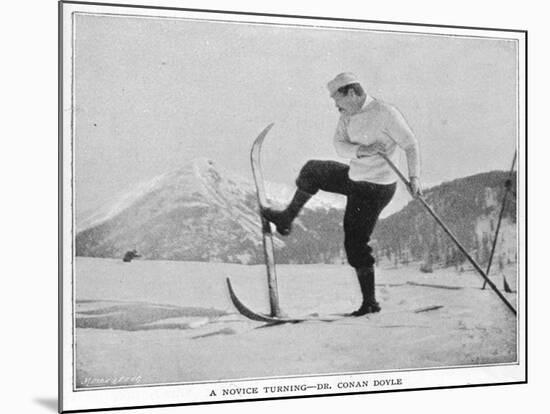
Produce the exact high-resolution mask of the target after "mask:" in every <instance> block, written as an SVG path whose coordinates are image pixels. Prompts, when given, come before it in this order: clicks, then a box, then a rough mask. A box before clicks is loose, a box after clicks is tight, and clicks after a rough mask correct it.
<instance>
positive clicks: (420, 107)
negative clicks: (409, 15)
mask: <svg viewBox="0 0 550 414" xmlns="http://www.w3.org/2000/svg"><path fill="white" fill-rule="evenodd" d="M417 30H418V29H417ZM516 53H517V49H516V43H515V42H514V41H509V40H495V39H479V38H464V37H457V36H453V37H450V36H434V35H412V34H399V33H390V32H368V31H353V32H352V31H348V30H329V29H317V28H303V27H302V28H298V27H291V26H273V25H255V26H252V25H250V24H239V23H219V22H207V21H202V22H197V21H190V20H176V19H166V18H163V19H156V18H134V17H117V16H94V15H78V16H77V18H76V50H75V84H74V91H75V104H76V106H75V141H74V148H75V156H76V160H75V161H76V162H75V172H76V197H77V217H79V216H81V215H82V213H83V212H84V213H85V212H88V211H90V210H93V209H94V208H96V207H98V206H100V205H102V204H103V203H105V202H108V200H111V199H112V198H113V197H114V196H116V195H117V194H119V193H121V192H124V191H126V190H128V189H129V188H130V187H131V186H132V185H133V184H136V183H139V182H141V181H143V180H147V179H149V178H152V177H154V176H156V175H158V174H161V173H163V172H166V171H169V170H172V169H176V168H179V167H181V166H183V165H184V164H185V163H187V162H189V161H190V160H192V159H194V158H197V157H208V158H211V159H213V160H215V161H216V162H217V163H218V164H220V165H221V166H223V167H225V168H227V169H229V170H232V171H235V172H236V173H238V174H241V175H244V176H246V177H249V176H250V166H249V148H250V145H251V142H252V141H253V139H254V138H255V137H256V135H257V134H258V133H259V132H260V131H261V130H262V129H263V128H264V127H265V126H266V125H267V124H269V123H271V122H275V127H274V128H273V129H272V131H271V132H270V135H269V137H268V140H267V141H266V144H265V151H266V152H265V154H264V165H265V170H266V171H265V177H266V179H268V180H271V181H280V182H283V183H287V184H289V185H291V184H292V183H293V181H294V178H295V176H296V174H297V172H298V171H299V169H300V167H301V166H302V164H303V163H304V162H305V161H307V160H308V159H311V158H317V159H335V160H339V158H338V157H337V155H336V154H335V152H334V148H333V146H332V137H333V134H334V129H335V126H336V123H337V120H338V113H337V111H336V110H335V108H334V103H333V102H332V100H331V99H329V96H328V92H327V90H326V83H327V82H328V81H329V80H330V79H331V78H333V77H334V76H335V75H336V74H337V73H339V72H343V71H351V72H354V73H355V74H356V75H357V76H358V77H359V78H360V79H361V80H362V81H363V84H364V85H365V87H366V90H367V92H368V93H369V94H371V95H373V96H374V97H376V98H379V99H382V100H384V101H387V102H389V103H392V104H394V105H396V106H397V107H398V108H399V109H400V110H401V112H403V114H404V115H405V117H406V119H407V120H408V122H409V123H410V125H411V127H412V129H413V130H414V131H415V133H416V135H417V138H418V140H419V142H420V148H421V157H422V181H423V182H425V183H429V184H435V183H440V182H442V181H447V180H450V179H454V178H458V177H463V176H466V175H470V174H473V173H477V172H482V171H489V170H494V169H500V170H507V169H508V168H509V166H510V163H511V161H512V157H513V153H514V150H515V140H516V131H517V122H516V109H517V108H516V102H517V99H516V89H517V81H516V77H517V73H516V65H517V62H516ZM340 161H343V162H345V161H346V160H343V159H340ZM403 165H405V164H404V163H403Z"/></svg>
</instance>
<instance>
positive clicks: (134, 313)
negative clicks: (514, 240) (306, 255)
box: [75, 257, 517, 387]
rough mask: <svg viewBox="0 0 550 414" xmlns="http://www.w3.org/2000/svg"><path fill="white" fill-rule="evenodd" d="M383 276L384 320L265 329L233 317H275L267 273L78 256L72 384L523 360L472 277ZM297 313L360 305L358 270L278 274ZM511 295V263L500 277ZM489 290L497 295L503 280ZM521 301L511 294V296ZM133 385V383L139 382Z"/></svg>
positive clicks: (282, 269) (414, 272)
mask: <svg viewBox="0 0 550 414" xmlns="http://www.w3.org/2000/svg"><path fill="white" fill-rule="evenodd" d="M418 267H419V266H418V265H410V266H408V267H401V268H397V269H395V268H389V267H384V266H382V267H381V268H379V269H377V295H378V300H379V301H380V303H381V306H382V312H380V313H379V314H375V315H369V316H368V317H360V318H343V319H339V320H336V321H333V322H320V321H308V322H304V323H300V324H295V325H292V324H287V325H279V326H272V327H263V325H262V323H258V322H253V321H250V320H247V319H245V318H244V317H242V316H241V315H240V314H238V313H237V312H236V310H235V309H234V308H233V306H232V304H231V302H230V298H229V295H228V291H227V287H226V283H225V278H226V277H230V278H231V281H232V283H233V286H234V288H235V290H236V293H237V295H238V296H239V298H240V299H241V300H242V301H243V302H244V303H246V304H247V305H248V306H249V307H251V308H252V309H254V310H256V311H264V312H267V311H268V303H269V302H268V296H267V283H266V278H265V268H264V266H244V265H235V264H223V263H195V262H175V261H139V260H136V261H134V262H131V263H123V262H122V261H121V260H115V259H94V258H81V257H79V258H77V259H76V265H75V270H76V277H75V288H76V325H77V329H76V338H75V345H76V346H75V350H76V371H77V386H78V387H89V386H105V385H112V384H109V383H108V382H106V381H113V379H117V381H118V382H117V385H124V384H135V383H136V382H139V383H140V384H159V383H173V382H178V383H179V382H188V381H192V382H197V381H214V380H225V379H243V378H257V377H272V376H291V375H300V374H322V373H346V372H364V371H371V370H386V369H405V368H427V367H443V366H460V365H477V364H493V363H507V362H513V361H516V347H517V343H516V319H515V317H514V316H513V315H512V313H511V312H510V311H509V310H508V309H507V308H506V307H505V305H504V304H503V303H502V302H501V301H500V299H498V297H497V296H496V295H495V294H494V292H492V291H491V289H489V288H487V289H486V290H481V289H480V287H481V285H482V280H481V278H480V277H479V276H478V275H477V274H475V273H474V272H472V271H465V272H463V273H459V272H457V271H455V270H454V269H440V270H435V271H434V273H431V274H424V273H421V272H419V271H418ZM277 270H278V281H279V295H280V302H281V307H282V309H283V310H284V311H285V312H286V313H287V314H289V315H291V316H299V315H307V314H315V313H318V314H330V313H342V312H349V311H352V310H354V309H355V308H356V307H357V306H358V305H359V301H360V293H359V288H358V286H357V282H356V279H355V276H354V274H353V272H352V269H351V268H350V267H348V266H342V265H284V266H278V268H277ZM504 272H505V274H506V278H507V281H508V283H509V284H510V285H511V287H512V290H514V291H515V286H516V280H515V265H510V266H508V267H507V268H506V269H505V270H504ZM494 281H495V283H496V284H497V286H499V287H502V276H501V275H500V274H495V276H494ZM505 295H506V296H507V298H508V299H509V300H510V301H511V302H512V304H514V306H515V304H516V302H515V299H516V298H515V296H516V295H515V293H508V294H505ZM136 378H138V379H137V380H136Z"/></svg>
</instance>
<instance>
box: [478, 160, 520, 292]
mask: <svg viewBox="0 0 550 414" xmlns="http://www.w3.org/2000/svg"><path fill="white" fill-rule="evenodd" d="M517 156H518V152H517V151H516V152H514V160H513V161H512V167H510V172H509V173H508V179H507V180H506V191H505V192H504V195H503V196H502V204H501V208H500V214H499V215H498V223H497V228H496V230H495V238H494V239H493V247H492V248H491V255H490V256H489V264H487V271H486V272H485V273H487V276H489V271H490V270H491V264H492V263H493V256H494V255H495V249H496V247H497V241H498V233H499V232H500V225H501V223H502V218H503V217H504V210H505V209H506V200H507V199H508V193H509V192H510V185H509V184H508V183H509V182H510V180H511V179H512V174H514V167H515V166H516V158H517ZM485 286H487V282H486V281H485V282H483V287H482V288H481V289H485Z"/></svg>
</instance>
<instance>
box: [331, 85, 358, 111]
mask: <svg viewBox="0 0 550 414" xmlns="http://www.w3.org/2000/svg"><path fill="white" fill-rule="evenodd" d="M332 99H334V104H335V105H336V108H337V109H338V111H339V112H340V113H343V114H347V115H351V114H354V113H355V112H357V111H358V110H359V109H360V103H359V101H360V100H361V99H360V97H358V96H357V95H356V94H355V91H354V90H353V89H350V90H348V94H347V95H344V94H342V93H340V92H336V93H335V94H334V95H332Z"/></svg>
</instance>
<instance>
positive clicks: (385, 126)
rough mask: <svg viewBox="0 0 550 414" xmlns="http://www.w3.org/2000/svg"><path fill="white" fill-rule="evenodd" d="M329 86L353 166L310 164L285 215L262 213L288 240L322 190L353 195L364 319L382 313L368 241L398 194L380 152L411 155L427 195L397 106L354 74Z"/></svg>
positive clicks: (413, 177) (351, 227)
mask: <svg viewBox="0 0 550 414" xmlns="http://www.w3.org/2000/svg"><path fill="white" fill-rule="evenodd" d="M327 87H328V90H329V93H330V97H331V98H332V99H333V100H334V103H335V105H336V108H337V109H338V111H339V112H340V114H341V115H340V119H339V121H338V125H337V127H336V133H335V135H334V146H335V148H336V152H337V153H338V155H339V156H341V157H343V158H347V159H349V160H350V162H349V165H346V164H342V163H339V162H334V161H319V160H311V161H308V162H307V163H306V164H305V165H304V166H303V167H302V169H301V171H300V173H299V175H298V178H297V179H296V186H297V190H296V193H295V194H294V197H293V198H292V201H291V202H290V204H289V205H288V206H287V207H286V208H285V209H284V210H282V211H279V210H274V209H270V208H265V209H263V211H262V213H263V215H264V217H265V218H266V219H267V220H269V221H270V222H272V223H273V224H275V226H276V227H277V231H278V232H279V233H280V234H281V235H284V236H286V235H288V234H289V233H290V231H291V225H292V221H293V220H294V219H295V218H296V216H298V214H299V212H300V210H301V209H302V207H303V206H304V205H305V204H306V203H307V201H308V200H309V199H310V198H311V197H312V196H313V195H314V194H316V193H317V191H319V190H323V191H328V192H331V193H339V194H343V195H345V196H346V197H347V203H346V211H345V214H344V235H345V238H344V246H345V250H346V256H347V258H348V262H349V264H350V265H351V266H352V267H354V268H355V271H356V274H357V279H358V281H359V286H360V288H361V293H362V296H363V301H362V303H361V306H360V307H359V309H357V310H356V311H354V312H352V313H351V315H353V316H361V315H365V314H368V313H373V312H378V311H380V305H379V303H378V302H377V301H376V295H375V283H374V262H375V260H374V257H373V256H372V248H371V247H370V246H369V244H368V243H369V240H370V236H371V234H372V232H373V230H374V226H375V224H376V222H377V220H378V217H379V215H380V213H381V212H382V210H383V209H384V207H386V205H388V203H389V202H390V201H391V199H392V197H393V195H394V193H395V188H396V181H397V179H396V176H395V174H394V172H393V171H392V169H391V168H390V167H389V165H388V163H387V162H386V160H384V158H383V157H381V156H380V155H379V152H382V153H384V154H385V155H386V156H387V157H389V158H390V159H391V160H393V161H395V158H396V157H397V156H398V153H397V147H400V148H401V149H403V150H404V151H405V154H406V157H407V165H408V172H409V178H410V184H411V187H410V191H411V194H412V195H413V197H414V196H416V195H420V194H422V190H421V186H420V181H419V174H420V156H419V149H418V142H417V140H416V138H415V136H414V134H413V132H412V130H411V128H410V127H409V125H408V124H407V121H406V120H405V118H404V117H403V115H402V114H401V113H400V112H399V111H398V110H397V109H396V108H395V107H393V106H392V105H389V104H387V103H385V102H383V101H381V100H378V99H376V98H373V97H372V96H370V95H368V94H367V93H366V92H365V91H364V89H363V87H362V86H361V84H360V82H359V81H358V80H357V78H356V77H355V75H354V74H352V73H349V72H345V73H340V74H339V75H337V76H336V77H335V78H334V79H333V80H331V81H330V82H329V83H328V85H327Z"/></svg>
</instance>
